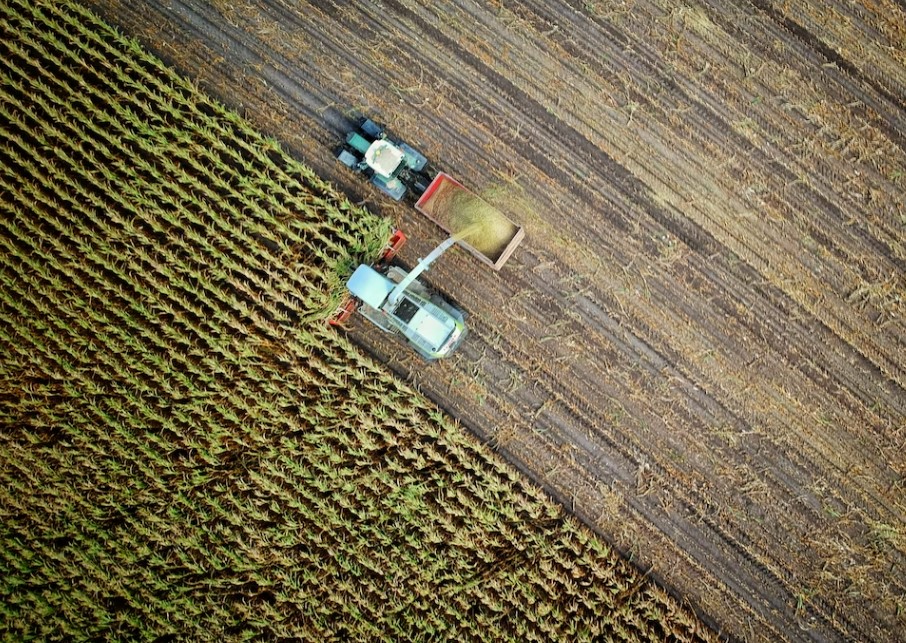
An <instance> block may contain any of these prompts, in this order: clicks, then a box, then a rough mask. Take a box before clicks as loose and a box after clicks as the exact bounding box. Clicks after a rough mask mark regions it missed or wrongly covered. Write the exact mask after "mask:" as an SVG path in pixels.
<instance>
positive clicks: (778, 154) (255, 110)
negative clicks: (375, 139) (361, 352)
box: [90, 0, 906, 642]
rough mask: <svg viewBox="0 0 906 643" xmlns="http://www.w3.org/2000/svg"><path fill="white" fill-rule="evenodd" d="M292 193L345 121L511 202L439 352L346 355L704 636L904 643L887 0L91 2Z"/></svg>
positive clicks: (892, 20)
mask: <svg viewBox="0 0 906 643" xmlns="http://www.w3.org/2000/svg"><path fill="white" fill-rule="evenodd" d="M90 4H91V5H92V6H94V7H96V8H97V9H98V10H100V11H101V12H102V13H103V14H104V15H106V16H107V17H108V18H109V19H110V20H111V21H114V22H116V23H118V24H120V25H122V26H123V27H124V28H125V29H126V30H127V31H128V32H129V33H131V34H133V35H135V36H138V37H139V38H140V39H141V40H142V41H143V42H145V43H146V44H147V45H148V46H149V47H151V48H152V49H153V50H155V51H157V52H159V53H160V54H161V55H162V56H163V57H165V58H166V59H167V60H168V61H171V62H173V63H175V64H176V65H177V66H178V67H179V68H180V69H181V70H183V71H184V72H185V73H187V74H190V75H191V76H192V77H194V78H198V79H199V80H200V81H201V82H202V83H203V85H204V86H205V87H206V88H207V89H209V90H210V91H211V92H214V93H215V94H216V95H219V96H221V97H222V98H223V99H224V100H227V101H229V102H230V104H231V105H234V106H237V107H241V108H242V110H243V111H244V113H245V114H246V115H248V117H249V118H251V119H252V120H253V121H254V122H255V123H256V124H258V125H259V126H261V127H264V128H265V129H266V130H267V131H268V132H269V133H270V134H272V135H274V136H276V137H277V138H278V139H279V140H281V141H283V142H285V143H287V144H288V145H290V146H291V148H292V149H293V150H294V152H295V153H296V154H297V155H299V156H300V157H301V158H303V159H304V160H305V161H306V162H307V163H308V164H309V165H310V166H312V167H313V168H314V169H315V170H316V171H317V172H318V173H319V174H321V175H322V176H325V177H328V178H330V179H331V180H333V181H335V182H338V183H339V184H340V185H342V186H343V188H344V190H346V191H347V192H348V193H349V194H351V195H353V196H354V198H356V199H360V198H361V199H365V200H367V201H368V202H369V203H371V204H372V207H373V209H375V210H379V211H381V212H384V213H387V214H391V215H393V216H395V217H396V218H397V219H398V220H400V221H401V222H402V224H403V225H404V227H405V228H406V231H407V232H409V233H410V235H411V238H412V239H413V242H412V243H411V244H410V245H411V246H412V247H410V248H409V255H408V257H409V258H414V257H416V256H424V252H427V250H428V249H429V248H430V247H431V246H432V245H433V244H434V243H436V242H437V241H439V238H438V236H437V235H438V232H437V229H436V227H434V226H433V225H432V224H430V223H429V222H427V221H425V220H424V219H423V218H421V217H419V216H418V215H416V214H415V213H414V212H413V210H412V209H411V207H410V206H407V205H405V204H403V205H394V204H391V203H389V202H388V201H387V200H386V199H383V198H381V197H380V195H378V194H377V193H376V192H374V191H372V190H371V189H369V188H368V187H367V186H365V185H364V184H362V183H361V182H360V181H359V179H358V178H357V177H354V176H352V175H351V174H349V173H348V172H347V171H346V170H345V169H344V168H342V167H339V166H338V164H337V163H335V162H334V160H333V157H332V153H331V152H332V148H333V146H334V145H335V144H337V143H338V142H339V141H340V140H341V136H342V134H343V133H344V132H345V130H346V129H347V128H348V127H349V126H350V118H351V117H352V116H354V115H358V114H360V113H365V114H368V115H370V116H372V117H374V118H376V119H377V120H381V121H384V122H385V123H387V124H388V125H389V126H390V127H391V128H392V129H393V130H395V131H396V132H397V133H398V134H400V135H402V136H403V137H405V138H406V140H407V141H408V142H409V143H410V144H412V145H414V146H416V147H418V148H419V149H420V150H421V151H422V152H424V153H426V154H427V156H428V157H429V158H430V159H431V160H432V161H433V163H434V164H435V165H436V166H437V167H438V168H440V169H443V170H446V171H448V172H450V173H451V174H453V175H454V176H456V177H457V178H458V179H460V180H461V181H462V182H463V183H465V184H466V185H468V186H470V187H473V188H475V189H479V190H480V189H482V188H484V187H485V186H487V185H489V184H491V183H498V184H504V185H508V186H510V187H511V189H512V190H514V191H515V192H516V193H519V192H520V190H521V192H522V197H523V199H524V200H527V201H529V202H530V203H532V204H533V205H532V207H531V208H528V209H526V208H523V207H514V208H512V209H507V208H506V207H504V208H503V209H504V211H505V212H506V214H507V215H508V216H510V218H512V219H513V221H515V222H516V223H517V224H519V225H522V226H524V227H525V229H526V233H527V236H526V240H525V241H524V242H523V244H522V245H521V246H520V247H519V249H518V251H517V252H516V254H515V255H514V256H513V258H512V259H511V260H510V262H509V263H508V264H507V266H506V267H505V268H504V270H503V271H502V272H501V273H500V274H499V275H495V274H493V273H491V272H490V271H488V270H487V269H485V267H483V266H482V265H480V264H477V263H476V262H475V261H474V260H473V259H472V258H471V257H470V256H468V255H467V254H465V253H459V254H455V255H452V256H448V257H445V258H444V260H443V261H441V262H440V263H438V264H437V265H436V267H434V268H432V271H431V279H432V281H433V283H434V284H435V285H436V286H438V287H440V288H443V289H446V290H447V291H449V292H450V293H451V294H452V295H453V296H455V298H456V299H457V301H459V302H460V303H461V304H462V305H463V307H464V308H465V309H466V310H468V311H469V312H470V313H471V317H470V324H471V327H472V334H471V336H470V339H469V341H468V342H467V343H466V344H465V345H464V346H463V348H462V352H461V353H460V355H459V356H458V357H457V358H456V359H454V360H453V361H452V362H448V363H443V364H436V365H432V366H430V367H427V368H426V367H425V366H424V365H422V364H420V363H418V362H417V361H416V360H415V359H413V357H412V356H411V355H410V354H409V353H408V352H407V351H406V350H405V349H404V348H401V347H400V345H399V344H396V343H394V342H392V341H388V340H387V339H386V338H384V337H383V336H381V335H378V334H377V333H375V332H374V331H373V330H372V329H370V328H367V327H365V326H364V325H358V326H357V327H356V328H354V331H353V337H354V338H355V339H356V341H358V342H360V343H361V344H362V345H364V346H367V347H369V348H370V350H372V351H373V352H374V354H375V355H376V356H377V358H378V359H379V360H380V361H382V362H386V363H389V364H391V365H392V367H393V368H394V369H395V370H396V371H397V372H398V373H400V374H402V375H404V376H405V377H407V378H409V379H410V380H411V381H413V382H414V383H415V384H416V385H417V386H418V387H419V388H420V390H422V391H424V392H425V393H427V394H428V395H429V396H431V397H432V398H433V399H434V400H435V401H437V403H438V404H440V405H441V406H443V408H444V409H446V410H447V411H449V412H450V413H452V414H453V415H455V416H456V417H457V418H459V419H460V420H461V421H462V422H463V423H465V424H466V425H468V426H469V427H470V428H471V429H472V430H473V431H475V433H476V434H478V435H480V436H482V437H483V438H484V439H485V440H487V441H488V442H489V443H491V444H493V445H495V446H496V447H497V448H498V449H499V451H500V452H501V453H502V454H504V455H505V456H506V457H507V458H509V459H510V460H511V461H513V462H514V463H516V464H517V465H518V466H519V467H520V468H522V469H523V470H524V471H526V472H527V473H528V474H529V475H531V476H532V477H533V478H534V479H535V480H537V481H539V482H540V483H541V484H543V485H545V487H546V488H547V489H549V490H550V491H551V492H552V493H554V494H555V495H557V496H558V497H559V498H560V499H562V500H563V502H564V503H565V505H566V506H567V507H569V508H570V509H572V510H574V511H575V512H576V513H577V514H578V515H579V516H581V517H582V518H583V519H584V520H585V521H587V522H588V523H589V524H592V525H594V526H595V527H596V529H598V530H599V531H600V532H601V533H602V534H604V535H605V536H606V537H607V538H608V539H609V540H610V541H611V542H613V543H614V544H615V545H616V546H618V547H619V548H620V549H622V550H623V551H625V552H627V553H631V554H632V555H633V557H634V560H635V561H636V562H637V563H638V564H639V565H641V566H642V567H644V568H647V567H648V566H653V567H654V572H653V573H654V575H655V577H657V578H658V579H660V580H662V581H663V582H664V583H665V584H666V585H667V586H669V587H671V588H673V589H675V590H676V591H677V592H679V593H680V594H681V595H683V596H684V597H686V598H687V599H688V600H689V602H690V603H691V604H693V605H694V606H695V607H696V608H697V609H699V610H701V611H702V612H703V613H704V614H707V615H708V616H709V617H710V618H711V619H713V620H714V621H715V622H716V623H717V624H718V625H719V627H720V628H721V630H722V631H723V632H725V633H727V634H728V635H731V636H733V637H735V638H738V639H745V640H753V641H755V640H763V641H776V640H790V641H837V640H864V641H880V642H885V641H897V640H903V632H904V631H906V581H904V578H906V553H904V552H906V500H904V498H906V491H904V486H906V456H904V452H906V392H904V387H906V357H904V356H906V339H904V336H906V322H904V301H906V299H904V298H906V284H904V279H906V278H904V274H906V270H904V264H906V234H904V227H906V206H904V199H903V192H904V182H906V154H904V148H906V106H904V96H906V64H904V63H906V47H904V42H906V8H904V5H903V3H902V2H896V1H894V0H862V1H857V2H843V0H831V1H829V2H805V1H803V0H790V1H786V2H771V1H769V0H750V1H744V0H730V1H729V2H717V1H715V0H701V1H685V0H684V1H681V2H668V1H667V0H626V1H623V0H613V1H596V2H570V1H563V0H560V1H547V0H545V1H543V2H542V1H536V0H528V1H524V2H514V1H508V0H495V1H493V2H472V1H469V0H451V1H449V2H443V3H420V2H415V1H414V0H384V1H382V2H380V3H347V2H326V1H325V2H293V3H290V2H287V1H285V0H270V1H265V0H257V1H249V2H243V3H233V2H213V1H212V2H202V1H200V0H169V1H168V2H165V3H161V2H149V1H142V0H131V1H129V2H123V1H120V0H92V1H91V3H90Z"/></svg>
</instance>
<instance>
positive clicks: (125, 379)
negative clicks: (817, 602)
mask: <svg viewBox="0 0 906 643" xmlns="http://www.w3.org/2000/svg"><path fill="white" fill-rule="evenodd" d="M0 53H2V56H0V57H2V60H3V61H4V68H3V70H2V71H0V74H2V83H0V149H2V154H3V156H2V163H0V247H2V251H0V638H2V639H3V640H10V641H27V640H36V641H48V640H64V641H68V640H154V641H168V640H188V641H204V640H212V641H240V640H293V641H296V640H310V641H344V642H345V641H350V640H352V641H372V640H374V641H382V640H403V641H409V640H425V639H427V638H437V639H441V638H442V639H447V640H486V641H495V642H496V641H502V640H513V641H550V640H590V639H593V638H595V637H600V636H606V637H607V638H609V639H613V638H616V639H621V640H638V639H643V640H650V641H663V640H665V639H668V638H669V639H673V640H681V641H716V640H717V637H716V635H714V634H713V633H712V632H709V631H708V630H707V629H705V628H703V627H702V625H701V624H700V623H699V622H698V620H697V619H696V616H695V614H694V613H693V611H692V610H691V609H689V608H688V607H687V606H684V605H682V604H681V603H680V602H678V601H677V600H676V599H675V598H673V597H671V596H670V595H668V594H667V593H666V592H665V591H663V589H661V588H659V587H658V586H656V585H655V584H653V583H652V582H650V580H649V579H646V578H645V576H644V575H643V574H641V573H640V572H639V571H638V570H637V569H636V568H635V567H634V566H632V565H630V564H628V563H627V562H626V561H625V560H623V558H621V557H620V556H618V555H617V554H616V553H615V552H613V551H612V549H611V548H610V547H609V546H607V545H605V544H604V543H603V541H602V540H601V539H600V538H598V537H597V536H595V535H594V534H593V533H592V532H591V531H590V530H589V529H588V528H587V527H585V526H583V525H581V524H580V523H579V522H578V521H577V520H575V519H574V518H572V517H571V516H569V515H568V514H566V512H565V511H564V509H563V508H562V507H561V506H559V505H558V504H556V503H554V502H553V501H551V500H550V498H549V497H547V495H546V494H545V493H544V492H543V491H542V490H541V489H540V488H539V487H537V486H534V485H532V484H530V483H529V482H528V481H527V480H526V479H525V478H524V477H523V476H521V475H519V474H518V472H517V471H515V470H514V469H513V468H512V467H511V466H509V465H508V464H506V463H505V462H504V461H503V459H502V458H500V457H499V456H497V455H496V454H494V453H493V452H492V451H491V450H490V449H489V448H488V447H487V446H486V445H483V444H481V443H480V442H479V441H478V440H477V439H476V438H475V437H474V436H472V435H470V434H469V433H468V432H467V431H466V430H464V429H463V428H462V427H461V426H459V425H457V424H455V423H454V422H452V421H450V419H449V418H448V417H446V416H444V415H443V414H442V413H441V412H440V411H439V410H438V409H437V407H436V406H434V405H433V404H432V403H431V402H429V401H428V400H426V399H425V398H424V397H423V396H422V395H420V394H419V393H418V392H417V391H415V390H414V389H413V388H412V387H411V386H409V385H408V384H406V383H405V382H403V381H401V380H400V379H398V378H396V377H394V375H393V374H392V373H389V372H388V371H387V369H386V368H385V367H384V366H383V365H381V364H378V363H375V362H374V361H372V360H370V359H369V358H367V357H365V356H364V355H363V354H362V352H361V351H360V350H359V349H358V348H356V347H355V346H354V345H353V344H352V343H351V342H349V341H348V340H347V339H346V338H345V337H344V336H343V335H341V334H337V333H336V332H334V331H333V330H331V329H329V328H328V327H327V325H326V324H325V323H324V318H325V316H326V314H327V313H329V312H331V310H332V309H331V306H335V305H336V300H337V296H338V295H341V294H342V288H341V286H342V282H341V279H342V278H343V277H344V276H346V275H348V274H349V273H350V272H351V269H352V267H353V266H354V265H356V264H358V263H359V262H360V261H371V260H373V259H374V258H375V257H376V256H377V255H378V253H379V251H380V250H381V247H382V245H383V244H384V242H385V241H386V238H387V236H388V233H389V230H390V225H389V222H387V221H386V220H383V219H380V218H378V217H376V216H374V215H373V214H370V213H368V212H367V211H365V210H363V209H361V208H358V207H355V206H353V205H351V204H350V203H349V202H348V201H347V200H346V199H345V198H343V197H342V196H341V195H339V194H338V193H337V192H336V191H335V190H334V189H333V188H332V187H331V186H330V185H329V184H327V183H325V182H324V181H322V180H321V179H319V178H318V177H317V176H315V175H314V174H312V172H311V170H309V169H308V168H307V167H305V166H303V165H301V164H300V163H298V161H296V160H295V159H293V158H292V157H291V156H290V155H288V154H287V153H286V152H285V151H284V149H283V148H282V147H281V146H280V145H279V144H277V143H276V142H275V141H273V140H271V139H267V138H265V137H263V136H262V135H261V134H259V133H258V132H257V131H256V130H255V129H254V128H253V127H252V126H251V125H250V124H249V122H248V121H246V120H244V119H242V118H241V117H239V116H237V115H236V114H235V113H234V112H231V111H229V110H228V109H226V108H224V107H223V106H222V105H221V104H219V103H217V102H216V101H213V100H211V99H210V98H208V97H207V96H206V95H205V94H203V93H201V92H199V91H198V90H197V88H196V87H195V86H193V85H192V84H191V83H189V82H187V81H185V80H184V79H182V78H181V77H180V76H178V75H177V74H176V73H175V72H174V71H173V70H172V69H170V68H168V67H166V66H164V65H162V64H161V63H160V61H159V60H157V59H156V58H154V57H152V56H150V55H149V54H147V53H146V52H145V51H144V50H143V49H142V48H141V47H140V46H139V45H137V44H136V43H135V42H134V41H131V40H127V39H125V38H123V37H121V36H119V34H118V33H117V32H115V31H114V30H113V29H111V28H109V27H107V26H106V25H105V24H103V23H101V22H100V21H99V20H98V19H97V17H96V16H95V15H94V14H92V13H90V12H89V11H88V10H87V9H85V8H84V7H82V6H81V5H78V4H72V3H66V2H56V1H51V0H48V1H47V2H34V1H33V0H21V1H9V2H4V3H2V4H0Z"/></svg>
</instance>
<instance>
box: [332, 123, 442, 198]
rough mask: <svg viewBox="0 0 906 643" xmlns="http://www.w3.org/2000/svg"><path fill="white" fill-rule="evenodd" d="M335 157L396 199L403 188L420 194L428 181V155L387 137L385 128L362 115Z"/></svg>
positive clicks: (404, 190)
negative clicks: (426, 156)
mask: <svg viewBox="0 0 906 643" xmlns="http://www.w3.org/2000/svg"><path fill="white" fill-rule="evenodd" d="M337 159H338V160H339V161H340V162H341V163H343V164H344V165H346V166H347V167H349V168H352V169H353V170H355V171H356V172H361V173H362V174H364V175H366V176H367V177H368V178H369V179H370V180H371V182H372V183H373V184H374V185H375V187H377V189H379V190H380V191H381V192H383V193H384V194H386V195H387V196H389V197H390V198H392V199H395V200H396V201H399V200H400V199H402V198H403V197H404V196H405V195H406V193H407V192H410V191H411V192H412V193H413V194H414V195H415V197H416V198H418V197H420V196H421V195H422V194H423V193H424V191H425V190H426V189H427V188H428V185H430V183H431V178H432V177H431V176H430V174H429V173H428V171H427V170H426V166H427V165H428V159H427V158H425V156H424V155H423V154H422V153H421V152H419V151H418V150H416V149H414V148H412V147H410V146H409V145H407V144H406V143H403V142H402V141H397V140H395V139H393V138H391V137H390V136H389V135H388V134H387V132H386V130H384V128H382V127H381V126H380V125H378V124H377V123H375V122H374V121H372V120H370V119H368V118H365V119H362V120H361V121H360V122H359V125H358V127H357V128H356V129H354V130H353V131H351V132H349V133H348V134H347V135H346V143H345V145H343V147H342V149H341V150H340V152H339V154H337Z"/></svg>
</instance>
